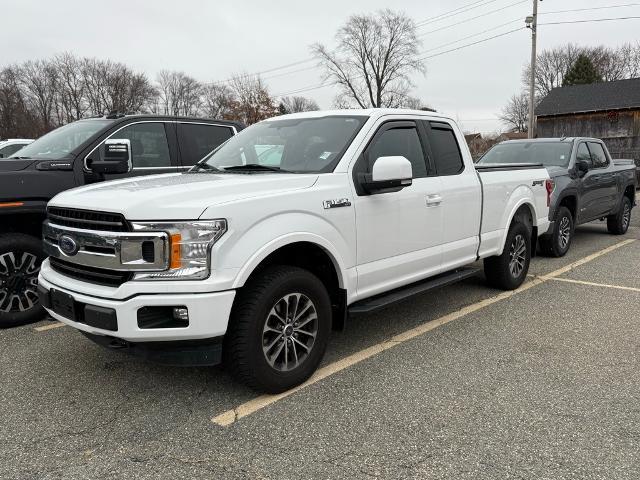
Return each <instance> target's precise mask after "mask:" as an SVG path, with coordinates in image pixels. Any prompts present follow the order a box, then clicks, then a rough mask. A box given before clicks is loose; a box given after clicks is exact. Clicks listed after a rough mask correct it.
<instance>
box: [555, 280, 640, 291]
mask: <svg viewBox="0 0 640 480" xmlns="http://www.w3.org/2000/svg"><path fill="white" fill-rule="evenodd" d="M550 280H553V281H554V282H566V283H577V284H580V285H588V286H590V287H602V288H616V289H618V290H628V291H630V292H640V288H636V287H625V286H624V285H611V284H608V283H596V282H586V281H584V280H574V279H573V278H551V279H550Z"/></svg>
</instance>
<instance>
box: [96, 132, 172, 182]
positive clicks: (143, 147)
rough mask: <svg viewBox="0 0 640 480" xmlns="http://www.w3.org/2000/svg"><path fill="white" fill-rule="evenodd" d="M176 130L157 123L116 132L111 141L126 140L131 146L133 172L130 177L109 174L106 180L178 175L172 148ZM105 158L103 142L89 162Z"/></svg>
mask: <svg viewBox="0 0 640 480" xmlns="http://www.w3.org/2000/svg"><path fill="white" fill-rule="evenodd" d="M174 129H175V127H174V125H173V124H171V123H165V122H159V121H154V122H139V123H131V124H129V125H127V126H125V127H123V128H121V129H120V130H117V131H116V132H114V133H113V134H112V135H110V136H109V139H127V140H129V141H130V142H131V164H132V170H131V172H129V173H118V174H107V175H105V180H115V179H118V178H123V177H135V176H139V175H152V174H156V173H172V172H176V171H177V170H178V168H177V167H178V166H177V161H176V158H175V157H176V156H175V154H172V149H171V148H170V145H171V142H170V139H171V137H174V138H175V133H173V131H174ZM103 155H104V142H102V143H101V144H100V146H99V147H98V148H97V149H95V150H94V151H93V152H92V153H90V154H89V155H88V156H87V158H91V157H92V156H98V157H102V156H103Z"/></svg>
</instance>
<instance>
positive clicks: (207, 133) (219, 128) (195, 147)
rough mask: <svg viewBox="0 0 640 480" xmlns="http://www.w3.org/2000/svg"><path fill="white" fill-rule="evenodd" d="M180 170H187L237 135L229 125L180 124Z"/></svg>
mask: <svg viewBox="0 0 640 480" xmlns="http://www.w3.org/2000/svg"><path fill="white" fill-rule="evenodd" d="M177 128H178V150H179V152H180V156H179V158H180V168H181V169H182V170H186V169H188V168H191V166H193V165H195V164H196V163H197V162H198V161H200V160H202V159H203V158H204V157H205V156H207V155H208V154H209V153H211V152H212V151H213V150H215V149H216V148H218V146H220V145H221V144H223V143H224V142H226V141H227V140H228V139H229V138H231V137H232V136H233V135H235V128H234V127H232V126H229V125H215V124H209V123H195V122H178V124H177Z"/></svg>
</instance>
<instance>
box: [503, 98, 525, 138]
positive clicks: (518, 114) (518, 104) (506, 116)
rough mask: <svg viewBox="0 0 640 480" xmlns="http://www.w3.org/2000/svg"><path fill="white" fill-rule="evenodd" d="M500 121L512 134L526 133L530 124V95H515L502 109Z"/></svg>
mask: <svg viewBox="0 0 640 480" xmlns="http://www.w3.org/2000/svg"><path fill="white" fill-rule="evenodd" d="M500 120H502V121H503V122H504V123H505V124H507V125H508V126H509V128H510V129H511V131H512V132H526V131H527V126H528V124H529V95H528V94H527V93H526V92H523V93H520V94H517V95H513V96H512V97H511V98H510V99H509V103H507V105H505V107H504V108H503V109H502V112H501V114H500Z"/></svg>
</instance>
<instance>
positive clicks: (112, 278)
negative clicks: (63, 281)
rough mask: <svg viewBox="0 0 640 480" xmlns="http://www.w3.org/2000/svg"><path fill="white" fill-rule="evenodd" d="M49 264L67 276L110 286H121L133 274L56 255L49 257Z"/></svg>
mask: <svg viewBox="0 0 640 480" xmlns="http://www.w3.org/2000/svg"><path fill="white" fill-rule="evenodd" d="M49 264H50V265H51V268H52V269H53V270H55V271H56V272H58V273H60V274H62V275H65V276H67V277H71V278H75V279H76V280H82V281H84V282H89V283H95V284H98V285H106V286H108V287H119V286H120V285H122V284H123V283H124V282H127V281H129V280H131V277H132V275H133V274H132V273H130V272H118V271H115V270H104V269H102V268H92V267H85V266H83V265H76V264H73V263H69V262H65V261H64V260H60V259H58V258H54V257H50V258H49Z"/></svg>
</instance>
